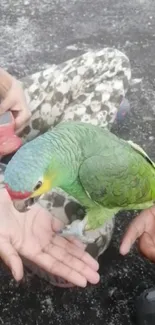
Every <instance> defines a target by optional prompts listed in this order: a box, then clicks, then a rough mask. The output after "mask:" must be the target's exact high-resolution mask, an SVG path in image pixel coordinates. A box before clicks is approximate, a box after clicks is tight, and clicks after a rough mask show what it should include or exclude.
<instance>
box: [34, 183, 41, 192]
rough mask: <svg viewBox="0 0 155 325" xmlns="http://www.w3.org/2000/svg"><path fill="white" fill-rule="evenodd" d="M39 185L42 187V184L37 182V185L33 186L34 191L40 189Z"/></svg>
mask: <svg viewBox="0 0 155 325" xmlns="http://www.w3.org/2000/svg"><path fill="white" fill-rule="evenodd" d="M41 185H42V182H41V181H39V182H38V183H37V185H36V186H35V188H34V191H36V190H38V189H39V188H40V187H41Z"/></svg>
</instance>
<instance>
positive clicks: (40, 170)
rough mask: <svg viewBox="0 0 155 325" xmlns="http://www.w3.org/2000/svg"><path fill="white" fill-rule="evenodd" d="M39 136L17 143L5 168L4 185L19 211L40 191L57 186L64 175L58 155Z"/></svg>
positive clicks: (38, 194) (30, 204) (30, 202)
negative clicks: (15, 150) (26, 141)
mask: <svg viewBox="0 0 155 325" xmlns="http://www.w3.org/2000/svg"><path fill="white" fill-rule="evenodd" d="M41 140H42V138H39V137H38V138H36V139H35V140H33V141H31V142H29V143H27V144H25V145H24V146H23V147H21V148H20V149H19V150H18V151H17V152H16V153H15V155H14V156H13V158H12V159H11V161H10V162H9V164H8V165H7V167H6V170H5V175H4V184H5V188H6V190H7V192H8V194H9V196H10V198H11V200H12V202H13V204H14V207H15V208H16V209H17V210H18V211H21V212H24V211H26V210H27V209H28V208H29V207H30V206H32V205H33V204H34V203H35V202H36V201H37V200H38V199H39V197H40V196H41V195H43V194H45V193H47V192H49V191H50V190H51V189H52V188H53V187H58V186H59V185H60V183H61V182H63V178H64V177H65V176H63V175H65V172H64V169H63V166H62V164H61V158H60V157H59V155H57V154H55V151H54V147H52V146H50V150H49V147H48V146H47V145H46V143H45V141H41ZM44 140H45V139H44Z"/></svg>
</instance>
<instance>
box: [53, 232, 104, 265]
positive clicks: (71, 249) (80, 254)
mask: <svg viewBox="0 0 155 325" xmlns="http://www.w3.org/2000/svg"><path fill="white" fill-rule="evenodd" d="M52 244H53V245H55V246H58V247H61V248H63V249H64V250H65V251H67V252H68V253H69V254H71V255H72V256H75V257H76V258H78V259H80V260H82V261H83V262H84V263H85V264H87V265H88V266H90V267H91V268H92V269H93V270H95V271H98V269H99V264H98V262H97V261H96V260H95V259H94V258H93V257H92V256H91V255H89V254H88V253H87V252H85V251H83V249H81V248H79V247H76V246H75V245H74V244H73V243H71V242H69V241H67V240H66V239H65V238H63V237H60V236H57V235H56V236H54V237H53V238H52Z"/></svg>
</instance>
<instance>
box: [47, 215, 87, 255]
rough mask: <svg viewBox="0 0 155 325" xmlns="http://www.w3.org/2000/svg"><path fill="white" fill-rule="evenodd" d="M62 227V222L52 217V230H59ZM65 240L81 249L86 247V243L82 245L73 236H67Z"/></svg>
mask: <svg viewBox="0 0 155 325" xmlns="http://www.w3.org/2000/svg"><path fill="white" fill-rule="evenodd" d="M63 227H64V223H63V222H62V221H61V220H59V219H57V218H55V217H53V218H52V231H54V232H59V230H61V229H62V228H63ZM67 240H68V241H69V242H71V243H73V244H74V245H76V246H78V247H79V248H81V249H85V248H86V245H84V244H83V243H82V242H81V241H80V240H78V239H77V238H75V237H74V236H68V237H67Z"/></svg>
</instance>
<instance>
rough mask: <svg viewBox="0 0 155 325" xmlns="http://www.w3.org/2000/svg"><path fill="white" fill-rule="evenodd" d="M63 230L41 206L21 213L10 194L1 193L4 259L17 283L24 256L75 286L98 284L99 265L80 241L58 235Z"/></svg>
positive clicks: (0, 228)
mask: <svg viewBox="0 0 155 325" xmlns="http://www.w3.org/2000/svg"><path fill="white" fill-rule="evenodd" d="M61 226H62V225H61V223H60V221H59V220H57V219H55V218H51V215H50V214H49V213H48V212H47V211H46V210H44V209H43V208H42V207H41V206H39V205H35V206H34V207H33V208H32V209H31V210H29V211H28V212H26V213H19V212H17V211H16V210H15V209H14V207H13V204H12V202H11V200H10V198H9V196H8V194H7V192H6V191H5V190H4V189H0V257H1V258H2V259H3V261H4V262H5V264H6V265H7V266H8V267H9V268H10V269H11V271H12V274H13V276H14V278H15V279H16V280H17V281H19V280H21V279H22V277H23V265H22V260H21V258H20V256H19V255H21V256H23V257H25V258H27V259H28V260H30V261H32V262H33V263H35V264H37V265H38V266H39V267H41V268H42V269H43V270H45V271H47V272H49V273H51V274H53V275H56V276H60V277H62V278H63V279H65V280H67V281H68V282H71V283H72V284H74V285H77V286H81V287H85V286H86V285H87V281H88V282H90V283H92V284H96V283H98V281H99V275H98V273H97V271H98V267H99V266H98V262H97V261H95V260H94V259H93V258H92V257H91V256H90V255H89V254H88V253H86V252H85V251H84V246H83V244H81V243H79V242H78V241H77V240H74V241H73V240H72V242H71V241H68V240H67V239H65V238H62V237H60V236H58V235H56V234H55V231H58V230H59V229H60V228H61Z"/></svg>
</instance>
